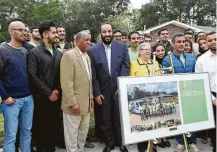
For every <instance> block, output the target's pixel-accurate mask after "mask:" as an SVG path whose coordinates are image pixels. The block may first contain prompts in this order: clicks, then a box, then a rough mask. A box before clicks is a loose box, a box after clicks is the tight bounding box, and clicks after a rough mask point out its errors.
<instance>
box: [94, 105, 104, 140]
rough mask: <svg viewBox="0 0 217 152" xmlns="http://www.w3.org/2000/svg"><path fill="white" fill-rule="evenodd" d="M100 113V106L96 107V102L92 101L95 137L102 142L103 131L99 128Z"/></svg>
mask: <svg viewBox="0 0 217 152" xmlns="http://www.w3.org/2000/svg"><path fill="white" fill-rule="evenodd" d="M101 113H102V111H101V106H100V105H98V103H97V102H96V101H94V118H95V136H96V137H97V138H99V139H101V140H103V131H102V129H101V127H100V121H101Z"/></svg>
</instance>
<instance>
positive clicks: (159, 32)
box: [157, 28, 168, 36]
mask: <svg viewBox="0 0 217 152" xmlns="http://www.w3.org/2000/svg"><path fill="white" fill-rule="evenodd" d="M162 31H168V29H166V28H162V29H160V30H159V31H158V32H157V34H158V36H160V34H161V32H162Z"/></svg>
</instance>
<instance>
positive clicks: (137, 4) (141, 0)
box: [130, 0, 150, 9]
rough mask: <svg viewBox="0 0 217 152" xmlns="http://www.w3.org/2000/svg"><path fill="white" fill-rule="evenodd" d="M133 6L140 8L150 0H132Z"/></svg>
mask: <svg viewBox="0 0 217 152" xmlns="http://www.w3.org/2000/svg"><path fill="white" fill-rule="evenodd" d="M130 2H131V5H132V8H137V9H140V8H141V6H142V4H146V3H148V2H150V0H130Z"/></svg>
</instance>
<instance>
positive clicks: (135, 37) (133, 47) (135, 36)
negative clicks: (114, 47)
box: [128, 32, 140, 61]
mask: <svg viewBox="0 0 217 152" xmlns="http://www.w3.org/2000/svg"><path fill="white" fill-rule="evenodd" d="M128 39H129V42H130V48H129V56H130V61H134V60H137V58H138V56H139V51H138V50H137V47H138V46H139V44H140V35H139V33H138V32H131V33H130V34H129V35H128Z"/></svg>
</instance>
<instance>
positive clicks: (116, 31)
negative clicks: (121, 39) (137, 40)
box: [113, 29, 122, 34]
mask: <svg viewBox="0 0 217 152" xmlns="http://www.w3.org/2000/svg"><path fill="white" fill-rule="evenodd" d="M118 32H119V33H121V30H117V29H116V30H113V34H115V33H118ZM121 34H122V33H121Z"/></svg>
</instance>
